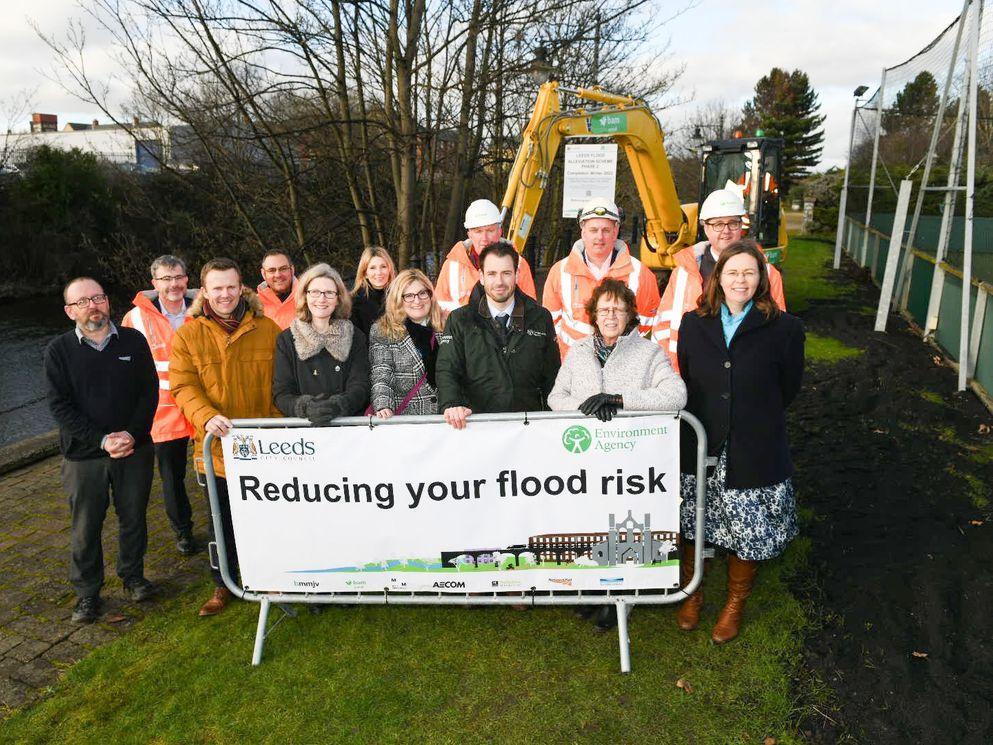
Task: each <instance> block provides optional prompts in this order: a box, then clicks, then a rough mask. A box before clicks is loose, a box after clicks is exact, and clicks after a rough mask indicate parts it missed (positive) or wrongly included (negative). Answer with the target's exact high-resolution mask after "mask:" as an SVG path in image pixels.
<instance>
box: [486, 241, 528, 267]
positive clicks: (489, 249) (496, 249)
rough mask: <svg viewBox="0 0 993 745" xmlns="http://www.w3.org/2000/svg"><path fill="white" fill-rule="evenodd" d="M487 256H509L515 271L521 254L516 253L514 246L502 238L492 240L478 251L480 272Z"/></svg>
mask: <svg viewBox="0 0 993 745" xmlns="http://www.w3.org/2000/svg"><path fill="white" fill-rule="evenodd" d="M487 256H510V257H511V258H512V259H513V260H514V271H515V272H516V271H517V265H518V264H520V263H521V255H520V254H519V253H517V249H516V248H514V244H513V243H511V242H510V241H508V240H505V239H504V238H501V239H500V240H497V241H494V242H493V243H491V244H490V245H488V246H486V247H485V248H483V250H482V251H480V252H479V271H480V272H482V271H483V264H485V263H486V257H487Z"/></svg>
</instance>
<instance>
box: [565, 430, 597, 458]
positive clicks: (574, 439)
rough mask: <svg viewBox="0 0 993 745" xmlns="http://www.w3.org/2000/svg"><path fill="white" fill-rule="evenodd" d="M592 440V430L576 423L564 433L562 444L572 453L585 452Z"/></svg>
mask: <svg viewBox="0 0 993 745" xmlns="http://www.w3.org/2000/svg"><path fill="white" fill-rule="evenodd" d="M592 442H593V437H592V436H591V435H590V431H589V430H588V429H586V427H584V426H583V425H582V424H574V425H572V426H571V427H569V428H568V429H566V431H565V432H563V433H562V446H563V447H564V448H565V449H566V450H568V451H569V452H570V453H585V452H586V451H587V450H589V449H590V443H592Z"/></svg>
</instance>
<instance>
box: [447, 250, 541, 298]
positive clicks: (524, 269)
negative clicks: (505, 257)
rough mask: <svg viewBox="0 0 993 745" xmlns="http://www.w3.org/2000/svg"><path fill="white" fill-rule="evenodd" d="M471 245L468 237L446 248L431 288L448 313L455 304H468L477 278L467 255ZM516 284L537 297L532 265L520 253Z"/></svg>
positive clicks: (524, 291) (528, 293)
mask: <svg viewBox="0 0 993 745" xmlns="http://www.w3.org/2000/svg"><path fill="white" fill-rule="evenodd" d="M470 248H472V241H470V240H468V239H466V240H464V241H459V242H458V243H456V244H455V245H454V246H452V250H451V251H449V252H448V256H447V257H446V258H445V262H444V263H443V264H442V265H441V271H439V272H438V284H437V286H436V287H435V288H434V296H435V299H436V300H437V301H438V306H439V307H440V308H441V310H442V312H444V313H451V312H452V311H453V310H455V309H456V308H461V307H462V306H463V305H466V304H468V302H469V295H471V294H472V288H473V287H475V286H476V283H477V282H478V281H479V270H478V269H477V268H476V267H474V266H473V265H472V261H471V260H470V259H469V249H470ZM517 286H518V287H519V288H520V290H521V292H523V293H524V294H525V295H529V296H530V297H531V298H532V299H534V300H537V299H538V293H537V291H536V290H535V289H534V277H533V276H532V275H531V267H530V266H528V262H527V261H526V260H525V258H524V257H523V256H521V260H520V262H519V263H518V264H517Z"/></svg>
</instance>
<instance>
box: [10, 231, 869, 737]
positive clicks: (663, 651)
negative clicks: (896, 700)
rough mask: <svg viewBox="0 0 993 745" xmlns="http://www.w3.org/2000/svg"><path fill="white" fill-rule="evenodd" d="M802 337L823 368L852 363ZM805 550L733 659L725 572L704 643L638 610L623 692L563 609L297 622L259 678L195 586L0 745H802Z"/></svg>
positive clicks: (770, 593) (442, 611)
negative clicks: (797, 579)
mask: <svg viewBox="0 0 993 745" xmlns="http://www.w3.org/2000/svg"><path fill="white" fill-rule="evenodd" d="M830 253H831V247H830V246H829V245H828V244H825V243H822V242H819V241H810V240H802V239H794V240H793V241H792V242H791V245H790V253H789V259H788V261H787V264H786V269H785V278H786V289H787V298H788V302H789V303H790V307H791V308H793V309H802V308H804V307H807V304H809V302H810V301H811V300H817V299H830V298H832V297H838V296H840V295H841V294H843V293H844V292H845V291H846V290H845V287H844V286H843V285H840V284H835V283H833V282H831V281H828V280H827V279H826V278H827V276H828V272H829V271H830V270H826V269H825V268H824V261H825V260H826V259H828V258H829V257H830ZM811 337H812V338H811V339H810V341H809V343H810V346H811V351H812V352H813V353H814V356H815V357H817V358H818V359H822V360H823V361H825V362H827V361H830V360H831V359H837V358H840V357H841V356H844V355H845V354H848V353H849V352H848V351H847V350H848V349H849V348H847V347H846V348H845V349H843V350H839V348H838V345H840V346H842V347H844V345H841V343H840V342H838V341H836V340H833V339H830V338H827V337H817V336H815V335H811ZM852 353H858V350H854V352H852ZM806 551H807V544H806V541H805V539H803V538H801V539H798V540H797V541H794V543H793V545H792V546H791V547H790V549H789V550H788V551H787V553H786V554H785V555H784V556H783V557H781V558H780V559H777V560H775V561H771V562H766V563H764V564H763V565H762V567H761V570H760V574H759V581H758V584H757V587H756V590H755V592H754V593H753V595H752V599H751V600H750V601H749V605H748V611H747V613H746V621H745V625H744V627H743V630H742V634H741V636H740V637H739V638H738V639H737V640H736V641H734V642H732V643H731V644H728V645H725V646H722V647H717V646H714V645H712V644H711V643H710V638H709V635H710V628H711V627H712V625H713V622H714V620H715V618H716V615H717V611H718V609H719V607H720V603H721V602H722V600H723V597H724V562H723V561H722V560H715V561H712V562H709V563H710V565H711V566H710V569H709V573H708V577H707V582H706V594H707V604H706V607H705V610H704V619H703V622H702V623H701V626H700V628H699V629H698V630H696V631H694V632H691V633H684V632H680V631H679V630H678V629H677V628H676V626H675V621H674V618H673V615H674V612H673V609H672V608H671V607H656V608H639V609H636V610H635V611H634V613H633V614H632V616H631V620H630V636H631V653H632V668H633V669H632V673H631V674H630V675H622V674H621V673H620V672H619V662H618V651H617V635H616V633H609V634H605V635H602V636H597V635H594V634H593V633H592V630H591V628H592V627H591V624H590V623H589V622H588V621H584V620H580V619H578V618H575V617H574V616H573V614H572V612H571V609H569V608H557V609H551V608H538V609H534V610H531V611H529V612H524V613H522V612H518V611H514V610H512V609H510V608H486V609H471V610H470V609H461V608H442V607H435V608H431V607H422V608H408V607H403V606H389V607H383V606H376V607H372V606H370V607H354V608H339V607H332V608H329V609H328V610H327V611H325V612H324V613H323V614H321V615H312V614H310V613H307V612H306V611H304V612H302V613H301V614H300V615H299V616H297V617H296V618H288V619H285V620H284V621H283V622H282V623H281V624H280V625H279V626H278V627H277V628H276V629H275V630H274V631H273V633H272V636H271V637H270V639H269V640H268V642H267V645H266V656H265V658H264V660H263V664H262V665H261V666H260V667H258V668H254V669H253V668H252V667H251V666H250V664H249V662H250V657H251V649H252V642H253V639H254V633H255V622H256V617H257V606H256V605H255V604H254V603H237V604H235V605H234V606H233V607H231V608H230V609H229V610H228V611H226V612H225V613H223V614H222V615H220V616H218V617H216V618H213V619H207V620H203V621H201V620H198V619H197V618H196V609H197V607H198V606H199V603H200V602H201V601H202V600H204V599H205V598H206V596H207V594H208V592H209V588H208V587H207V585H206V584H203V585H201V586H199V587H195V588H192V589H191V590H189V591H187V592H185V593H184V594H182V595H180V596H179V597H176V598H173V599H171V600H169V601H167V602H164V603H163V604H162V607H161V609H160V611H159V612H156V613H154V614H153V615H151V616H149V617H148V618H146V620H144V621H143V622H141V623H140V624H138V625H137V626H136V627H135V628H134V629H132V630H131V632H130V633H128V634H127V635H126V636H124V637H122V638H120V639H118V640H116V641H115V642H113V643H111V644H109V645H107V646H105V647H102V648H100V649H98V650H96V651H95V652H93V653H92V654H91V655H89V656H88V657H87V658H86V659H84V660H82V661H81V662H79V663H78V664H76V665H75V666H73V667H72V668H70V669H69V670H68V671H67V673H66V676H65V678H64V679H63V680H62V681H61V682H60V683H59V685H58V686H56V687H55V689H54V690H53V691H52V692H51V695H49V696H48V697H47V698H45V699H44V700H43V701H40V702H39V703H37V704H35V705H33V706H31V707H29V708H28V709H26V710H24V711H20V712H17V713H15V714H14V715H13V716H12V717H10V718H9V719H8V720H7V721H6V722H5V723H3V724H2V725H0V741H2V742H5V743H6V742H25V743H31V742H37V743H42V742H50V741H65V742H72V743H90V742H94V743H96V742H100V743H108V742H110V743H126V742H161V743H186V742H203V743H219V742H269V741H272V742H285V743H309V742H335V743H337V742H356V743H365V742H377V743H379V742H418V743H420V742H432V743H433V742H439V743H447V742H453V743H454V742H459V743H464V742H540V743H559V742H610V741H616V742H620V741H642V742H651V743H685V742H696V743H761V742H763V740H764V739H765V738H766V737H773V738H775V740H776V742H778V743H791V742H796V741H797V739H796V735H795V731H796V719H797V713H798V709H799V708H800V707H801V706H802V702H803V700H804V699H805V698H806V697H809V696H810V695H811V693H810V690H808V689H809V688H810V686H811V684H810V683H809V682H807V683H802V684H797V683H795V681H796V680H797V679H798V678H802V677H803V676H802V673H801V669H800V660H801V651H802V644H803V638H804V631H805V628H806V624H807V620H806V616H805V614H804V611H803V608H802V607H801V605H800V603H799V602H798V601H797V600H796V599H795V598H794V597H793V595H791V594H790V592H789V590H788V587H787V581H788V580H789V578H790V577H791V575H792V574H793V573H794V572H796V571H799V570H802V569H803V568H804V567H805V564H806ZM280 615H281V614H280V611H278V610H275V609H274V611H273V617H274V618H278V617H279V616H280ZM677 681H678V682H680V683H681V685H680V686H677Z"/></svg>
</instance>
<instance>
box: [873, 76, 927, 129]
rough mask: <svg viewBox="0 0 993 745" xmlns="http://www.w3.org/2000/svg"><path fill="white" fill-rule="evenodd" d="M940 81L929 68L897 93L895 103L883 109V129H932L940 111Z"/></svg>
mask: <svg viewBox="0 0 993 745" xmlns="http://www.w3.org/2000/svg"><path fill="white" fill-rule="evenodd" d="M938 103H939V99H938V81H937V80H935V79H934V75H932V74H931V73H929V72H928V71H927V70H925V71H924V72H922V73H920V74H918V76H917V77H916V78H914V79H913V80H911V81H910V82H909V83H907V84H906V85H905V86H904V87H903V90H901V91H900V92H899V93H897V94H896V98H895V99H894V100H893V105H892V106H890V107H889V109H883V129H885V130H886V132H887V133H891V132H895V131H897V130H901V129H920V130H928V129H930V126H931V125H930V122H928V121H927V120H928V119H931V118H932V117H933V116H934V115H935V114H937V113H938Z"/></svg>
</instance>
